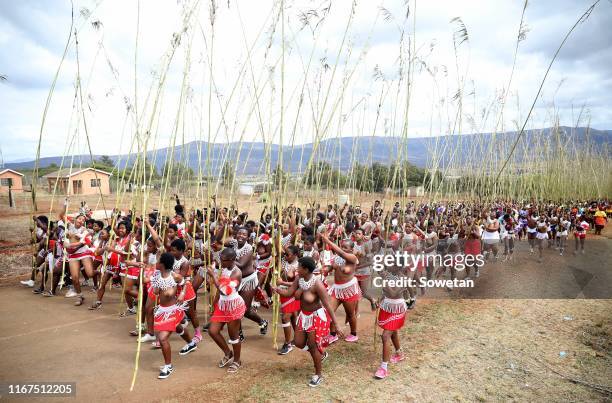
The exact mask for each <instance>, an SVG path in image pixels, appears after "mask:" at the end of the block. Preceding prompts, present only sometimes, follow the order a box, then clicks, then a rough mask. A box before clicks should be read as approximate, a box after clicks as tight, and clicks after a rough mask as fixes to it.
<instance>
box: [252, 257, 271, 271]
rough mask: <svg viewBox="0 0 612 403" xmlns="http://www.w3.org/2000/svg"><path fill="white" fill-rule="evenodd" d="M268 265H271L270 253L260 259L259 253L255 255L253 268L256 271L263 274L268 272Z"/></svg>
mask: <svg viewBox="0 0 612 403" xmlns="http://www.w3.org/2000/svg"><path fill="white" fill-rule="evenodd" d="M270 266H272V255H270V256H268V257H267V258H265V259H260V258H259V255H257V256H256V258H255V268H256V269H257V272H259V273H261V274H263V275H264V276H265V275H266V274H267V273H268V270H270Z"/></svg>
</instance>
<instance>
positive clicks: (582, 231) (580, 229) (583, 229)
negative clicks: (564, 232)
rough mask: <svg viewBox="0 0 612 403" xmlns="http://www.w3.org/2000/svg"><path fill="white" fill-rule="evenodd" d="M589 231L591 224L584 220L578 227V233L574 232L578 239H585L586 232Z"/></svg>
mask: <svg viewBox="0 0 612 403" xmlns="http://www.w3.org/2000/svg"><path fill="white" fill-rule="evenodd" d="M588 230H589V223H588V222H586V221H584V220H582V222H581V223H580V224H578V225H576V231H574V236H575V237H576V238H580V239H585V238H586V232H587V231H588Z"/></svg>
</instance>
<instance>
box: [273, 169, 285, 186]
mask: <svg viewBox="0 0 612 403" xmlns="http://www.w3.org/2000/svg"><path fill="white" fill-rule="evenodd" d="M287 182H289V175H288V174H287V173H286V172H285V171H283V169H282V168H281V166H280V165H278V166H277V167H276V168H274V171H272V186H274V188H275V189H283V188H285V187H286V186H287Z"/></svg>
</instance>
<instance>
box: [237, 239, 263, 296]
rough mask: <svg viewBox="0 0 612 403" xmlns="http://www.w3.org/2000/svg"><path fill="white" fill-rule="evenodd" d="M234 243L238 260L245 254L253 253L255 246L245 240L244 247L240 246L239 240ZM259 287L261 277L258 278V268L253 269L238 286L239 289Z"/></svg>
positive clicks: (245, 289) (250, 289) (240, 290)
mask: <svg viewBox="0 0 612 403" xmlns="http://www.w3.org/2000/svg"><path fill="white" fill-rule="evenodd" d="M234 245H235V246H234V250H235V251H236V260H240V259H241V258H242V257H243V256H248V255H252V254H253V247H252V246H251V244H249V243H248V242H245V243H244V245H242V248H239V247H238V243H237V242H236V243H235V244H234ZM257 287H259V279H258V278H257V270H255V271H253V273H251V274H249V275H248V276H246V277H243V278H242V281H241V282H240V286H239V287H238V291H239V292H242V291H253V290H255V289H256V288H257Z"/></svg>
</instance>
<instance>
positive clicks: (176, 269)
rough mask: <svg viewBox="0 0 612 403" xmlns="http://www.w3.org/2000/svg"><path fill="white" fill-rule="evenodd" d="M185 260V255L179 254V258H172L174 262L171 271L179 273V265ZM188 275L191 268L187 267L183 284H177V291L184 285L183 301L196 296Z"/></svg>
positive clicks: (180, 290)
mask: <svg viewBox="0 0 612 403" xmlns="http://www.w3.org/2000/svg"><path fill="white" fill-rule="evenodd" d="M185 262H189V260H187V258H186V257H185V256H181V258H180V259H179V260H176V259H174V264H173V265H172V271H173V272H175V273H179V274H180V272H181V266H182V265H183V263H185ZM190 276H191V269H189V272H188V273H187V276H185V284H183V285H179V286H178V291H177V292H178V293H180V292H182V291H183V287H185V298H184V301H185V302H189V301H193V300H194V299H195V297H196V293H195V290H194V289H193V285H192V284H191V277H190Z"/></svg>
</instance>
